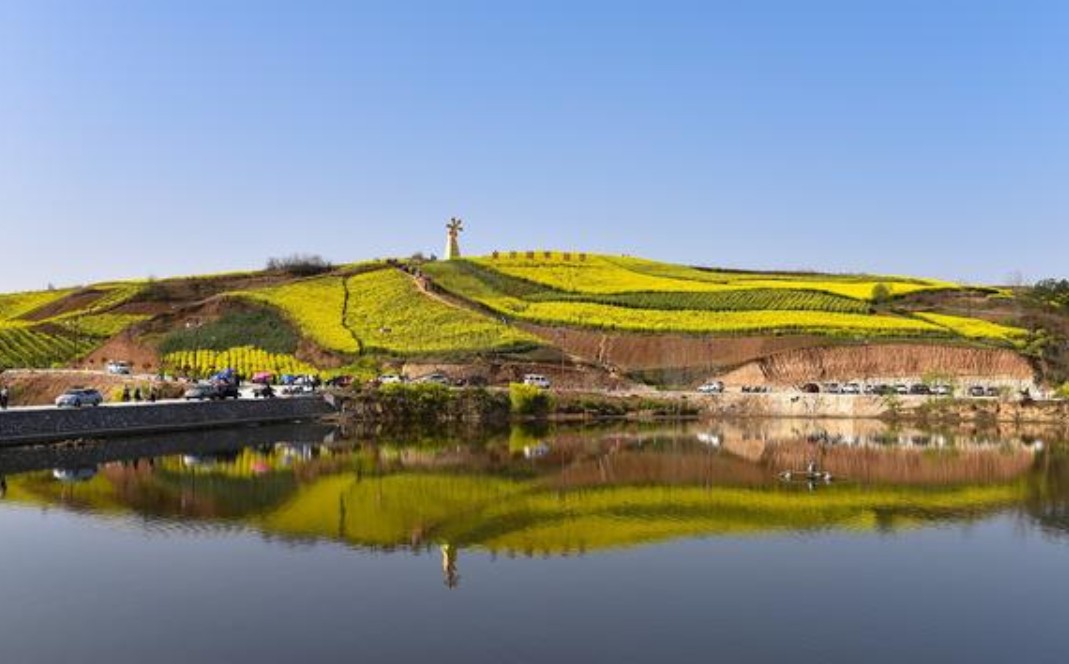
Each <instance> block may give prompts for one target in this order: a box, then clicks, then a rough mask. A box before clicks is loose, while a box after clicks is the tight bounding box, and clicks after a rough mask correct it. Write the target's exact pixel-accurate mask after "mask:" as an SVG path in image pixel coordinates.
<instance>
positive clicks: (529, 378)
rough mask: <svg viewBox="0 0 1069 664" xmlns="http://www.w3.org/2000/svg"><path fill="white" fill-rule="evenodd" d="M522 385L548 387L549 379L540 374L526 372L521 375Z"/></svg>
mask: <svg viewBox="0 0 1069 664" xmlns="http://www.w3.org/2000/svg"><path fill="white" fill-rule="evenodd" d="M523 384H524V385H534V386H535V387H541V388H542V389H544V390H545V389H549V379H548V378H546V377H545V376H543V375H542V374H527V375H525V376H524V377H523Z"/></svg>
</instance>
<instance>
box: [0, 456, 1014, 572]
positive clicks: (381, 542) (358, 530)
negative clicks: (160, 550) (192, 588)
mask: <svg viewBox="0 0 1069 664" xmlns="http://www.w3.org/2000/svg"><path fill="white" fill-rule="evenodd" d="M777 447H778V445H777V444H774V445H771V446H770V447H769V449H770V450H772V451H770V452H768V453H767V454H774V453H779V452H776V451H775V450H776V449H777ZM302 449H303V448H300V447H295V448H294V447H281V448H276V449H275V450H274V451H271V452H256V451H252V450H244V451H242V452H241V453H240V454H238V455H236V457H232V458H229V459H227V458H222V459H213V458H212V457H207V456H206V457H201V458H193V457H191V458H189V459H182V458H178V457H174V458H169V459H163V460H160V461H159V462H158V463H156V464H155V465H154V466H152V467H148V466H146V465H141V466H139V467H138V468H133V467H129V466H123V465H121V464H112V465H108V466H105V467H103V468H102V469H101V470H100V472H99V473H98V474H96V475H95V476H94V477H92V478H91V479H89V480H88V481H84V482H72V483H60V482H57V481H55V480H54V478H53V477H52V473H51V472H50V471H39V472H36V473H29V474H26V475H21V476H16V477H11V478H9V480H8V492H7V496H6V499H7V500H8V501H12V502H20V503H28V504H34V505H41V506H50V505H61V506H64V507H67V508H70V509H75V510H79V511H82V510H85V511H89V512H92V513H94V514H100V515H122V514H129V513H137V514H147V515H151V516H164V517H167V516H170V515H181V518H182V521H181V522H180V523H181V524H182V525H183V526H185V525H188V523H192V522H197V521H204V522H208V523H211V522H225V523H238V524H245V525H248V526H250V527H253V528H256V529H258V530H260V531H262V532H264V533H267V534H272V535H280V536H284V537H295V538H307V539H324V540H334V541H341V542H346V543H349V544H352V545H357V546H367V547H372V548H382V549H390V548H407V547H413V546H426V545H429V544H431V543H448V544H450V545H453V546H456V547H460V548H479V549H483V550H488V551H501V552H513V553H521V554H527V553H530V554H533V553H542V554H566V553H572V552H580V551H588V550H597V549H606V548H619V547H628V546H637V545H641V544H645V543H651V542H658V541H666V540H670V539H674V538H680V537H711V536H725V535H748V534H759V533H776V532H790V531H807V530H820V529H836V530H861V531H866V530H873V529H875V528H904V527H913V526H914V525H917V524H922V523H924V522H926V521H929V520H954V519H969V518H974V517H977V516H981V515H983V514H986V513H990V512H992V511H995V510H998V509H1002V508H1005V507H1009V506H1012V505H1016V504H1020V503H1021V502H1022V501H1024V500H1025V499H1026V498H1027V495H1028V494H1027V491H1028V488H1027V483H1026V481H1025V480H1024V479H1022V478H1024V477H1025V473H1026V472H1027V470H1028V468H1029V464H1028V463H1027V461H1028V459H1029V456H1028V454H1029V453H1028V452H1021V453H1019V454H1018V453H1011V454H1006V453H1003V452H1000V451H998V450H991V451H989V452H987V453H983V454H981V453H977V457H978V458H981V457H982V459H984V460H983V461H982V462H981V463H983V464H989V465H990V464H994V466H992V467H993V468H995V470H997V472H994V473H988V472H987V470H986V468H987V466H983V467H979V466H977V465H976V464H975V463H972V462H971V461H970V460H969V459H965V460H964V462H963V460H962V459H961V458H960V456H957V454H958V453H957V452H954V453H951V454H946V455H930V454H926V453H924V452H920V451H918V452H916V454H914V452H913V451H907V453H896V452H894V451H891V450H888V451H881V450H874V451H873V452H874V453H876V454H883V455H884V456H886V457H887V459H886V460H883V459H880V458H869V457H866V459H867V460H866V461H865V463H866V464H867V465H868V466H869V467H871V468H873V469H876V470H879V469H880V468H881V464H885V463H890V464H891V470H890V471H887V472H892V475H893V473H894V472H897V469H898V468H899V466H898V465H896V464H905V465H906V466H910V472H917V470H916V468H915V467H913V464H920V466H917V467H919V468H922V469H923V467H924V465H925V464H931V463H933V461H932V459H933V458H934V457H939V456H943V457H946V459H945V460H946V461H947V463H950V464H951V465H953V464H959V465H962V467H963V468H964V470H963V471H962V472H961V473H957V474H955V476H954V477H953V478H947V477H943V478H942V479H943V481H942V482H941V483H940V482H935V483H934V484H929V485H915V484H910V485H906V484H891V485H888V484H880V483H871V484H858V483H844V484H833V485H830V486H820V487H816V489H815V490H814V491H807V490H806V489H805V488H803V487H798V486H788V485H781V484H775V485H771V486H769V485H767V484H766V482H767V473H766V472H765V465H764V464H765V462H766V461H767V459H764V460H762V461H761V462H759V463H757V464H754V463H752V462H747V461H743V460H741V459H739V458H738V457H733V456H731V455H723V454H715V453H714V454H709V453H708V452H705V451H703V450H701V449H697V450H691V451H686V450H681V451H680V452H679V453H675V454H663V453H656V452H652V451H650V452H647V451H643V450H640V451H617V452H613V453H611V454H602V453H597V454H593V455H589V456H584V457H582V458H576V459H573V460H572V461H571V462H569V465H568V467H567V468H566V469H565V470H564V471H562V472H560V473H551V474H548V475H536V476H525V477H521V478H509V477H503V476H500V475H479V474H474V473H472V472H459V473H449V472H441V471H434V472H419V471H412V470H405V471H401V472H396V473H393V474H374V473H373V472H371V470H372V468H374V467H375V461H374V459H373V458H372V457H368V456H366V455H365V454H364V453H357V454H353V455H341V456H337V457H335V456H330V455H327V456H322V457H319V458H311V457H302V456H300V454H299V453H300V452H301V450H302ZM783 449H785V450H787V452H786V453H794V452H793V451H792V450H793V449H794V448H793V447H792V446H791V445H790V444H786V445H784V446H783ZM843 452H844V453H848V452H851V450H848V449H844V450H843ZM864 452H865V454H868V452H867V451H864ZM767 454H766V456H767ZM295 455H296V456H295ZM936 461H938V459H937V460H936ZM380 462H381V459H380ZM191 464H192V465H191ZM933 467H935V468H941V467H943V466H941V465H939V463H936V465H935V466H933ZM873 472H875V470H874V471H873ZM880 472H884V471H883V470H881V471H880ZM970 472H972V473H975V475H974V476H972V477H969V473H970ZM934 479H938V478H934ZM730 482H734V484H730ZM740 482H742V484H741V485H740Z"/></svg>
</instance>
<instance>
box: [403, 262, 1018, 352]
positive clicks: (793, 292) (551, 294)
mask: <svg viewBox="0 0 1069 664" xmlns="http://www.w3.org/2000/svg"><path fill="white" fill-rule="evenodd" d="M580 256H581V255H579V254H573V255H570V257H569V258H568V259H567V260H566V259H565V258H564V256H563V255H561V254H551V255H550V256H549V257H546V256H545V254H543V253H538V254H535V255H534V257H532V258H528V257H527V255H526V254H525V255H524V257H523V258H519V257H517V258H511V257H510V258H503V257H501V256H499V257H498V258H476V259H470V260H465V261H450V262H438V263H433V264H430V265H427V266H425V268H424V269H425V270H426V271H427V273H428V274H430V275H431V276H432V278H433V279H434V283H435V284H436V285H437V286H438V287H440V288H442V289H443V290H445V291H447V292H449V293H451V294H453V295H454V296H457V297H460V298H464V299H467V300H470V301H472V302H475V303H477V304H479V305H481V306H483V307H485V308H487V309H489V310H492V311H494V312H497V313H500V314H502V315H505V316H508V317H510V318H516V319H519V320H524V321H529V322H533V323H539V324H545V325H566V326H578V327H593V328H601V329H608V330H627V331H634V332H683V333H697V334H725V335H732V334H796V333H804V334H816V335H824V336H838V337H864V338H869V337H872V338H917V337H923V338H936V339H938V338H954V337H964V338H967V339H971V340H982V341H989V342H994V343H999V344H1014V343H1017V342H1018V341H1019V340H1021V339H1022V338H1023V336H1024V333H1023V331H1021V330H1016V329H1014V328H1007V327H1004V326H1000V325H994V324H991V323H986V322H985V321H979V320H976V321H973V320H972V319H952V318H947V317H943V318H927V317H923V316H911V315H897V314H893V313H876V312H875V310H874V303H873V302H872V301H871V298H872V296H873V295H874V291H875V290H876V289H877V287H878V286H879V287H881V288H882V289H884V290H885V291H886V292H888V293H891V294H899V295H901V294H906V293H911V292H917V291H919V290H947V289H953V288H957V287H956V286H955V285H954V284H950V283H947V282H940V281H934V280H920V279H912V280H911V279H904V278H894V277H868V276H827V277H825V276H820V277H814V276H810V275H785V274H758V273H734V272H730V273H729V272H713V271H705V270H699V269H695V268H689V267H683V266H676V265H666V264H663V263H656V262H653V261H646V260H641V259H635V258H616V257H607V256H586V257H585V258H581V257H580Z"/></svg>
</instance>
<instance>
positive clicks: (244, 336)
mask: <svg viewBox="0 0 1069 664" xmlns="http://www.w3.org/2000/svg"><path fill="white" fill-rule="evenodd" d="M297 341H298V337H297V333H296V332H294V330H293V327H292V326H290V324H289V323H287V322H286V321H285V320H284V319H283V318H282V317H281V316H280V315H279V314H277V313H275V312H274V311H272V310H270V309H254V310H251V311H232V312H229V313H226V314H224V315H223V316H222V317H221V318H219V319H217V320H214V321H211V322H209V323H205V324H204V325H201V326H200V327H194V328H189V329H184V330H177V331H175V332H171V333H170V334H168V335H167V336H165V337H164V338H163V341H161V342H160V346H159V350H160V353H161V354H162V355H167V354H169V353H177V352H179V351H185V350H189V351H192V350H214V351H218V352H222V351H225V350H229V349H231V348H239V347H241V346H255V347H257V348H260V349H262V350H265V351H267V352H268V353H273V354H277V355H292V354H293V353H294V352H295V351H296V350H297Z"/></svg>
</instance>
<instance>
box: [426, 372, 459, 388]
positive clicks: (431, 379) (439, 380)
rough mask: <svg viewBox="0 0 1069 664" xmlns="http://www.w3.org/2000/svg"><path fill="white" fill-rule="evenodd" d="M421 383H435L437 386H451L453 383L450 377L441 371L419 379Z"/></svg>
mask: <svg viewBox="0 0 1069 664" xmlns="http://www.w3.org/2000/svg"><path fill="white" fill-rule="evenodd" d="M419 382H421V383H435V384H436V385H450V384H451V383H452V381H450V380H449V376H446V375H445V374H444V373H441V372H440V371H435V372H434V373H432V374H427V375H426V376H423V377H422V378H420V379H419Z"/></svg>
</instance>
